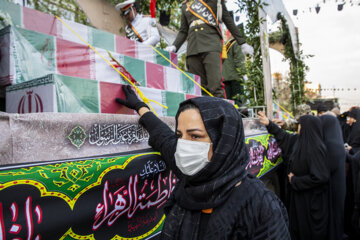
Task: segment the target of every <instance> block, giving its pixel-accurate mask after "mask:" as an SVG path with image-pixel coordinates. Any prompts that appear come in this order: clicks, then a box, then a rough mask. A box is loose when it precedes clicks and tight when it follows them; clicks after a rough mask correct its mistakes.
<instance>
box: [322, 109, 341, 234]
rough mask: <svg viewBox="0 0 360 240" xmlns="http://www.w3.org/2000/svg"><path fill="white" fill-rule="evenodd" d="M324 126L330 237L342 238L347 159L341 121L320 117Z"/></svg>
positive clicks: (326, 116) (331, 117)
mask: <svg viewBox="0 0 360 240" xmlns="http://www.w3.org/2000/svg"><path fill="white" fill-rule="evenodd" d="M320 120H321V122H322V126H323V133H324V143H325V146H326V148H327V156H326V159H327V161H328V163H329V168H330V196H331V198H330V200H331V209H330V210H331V211H330V212H329V213H330V227H329V230H330V233H329V239H334V240H337V239H342V238H343V234H344V206H345V194H346V181H345V161H346V154H345V148H344V144H343V137H342V130H341V126H340V124H339V121H338V120H337V119H336V118H335V117H333V116H330V115H322V116H321V117H320Z"/></svg>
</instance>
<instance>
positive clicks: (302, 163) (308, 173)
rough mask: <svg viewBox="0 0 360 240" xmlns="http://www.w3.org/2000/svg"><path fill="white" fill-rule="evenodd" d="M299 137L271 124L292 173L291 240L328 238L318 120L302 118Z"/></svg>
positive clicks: (327, 173) (324, 169) (323, 155)
mask: <svg viewBox="0 0 360 240" xmlns="http://www.w3.org/2000/svg"><path fill="white" fill-rule="evenodd" d="M299 123H300V125H301V131H300V134H299V135H295V134H289V133H287V132H286V131H284V130H282V129H280V128H279V127H278V126H276V125H275V124H274V123H272V122H270V124H269V126H268V127H267V128H268V131H269V133H272V134H274V136H275V138H276V140H277V141H278V142H279V146H280V148H281V150H282V153H283V157H284V158H285V159H286V160H287V165H288V172H292V173H294V175H295V176H293V177H292V180H291V184H290V185H289V186H290V187H289V192H290V193H289V195H290V196H289V198H290V199H289V209H288V212H289V219H290V232H291V238H292V239H294V240H298V239H300V240H311V239H314V240H315V239H316V240H321V239H327V237H328V232H327V231H328V227H329V186H328V184H329V176H330V170H329V166H328V164H327V161H326V147H325V144H324V142H323V134H322V125H321V121H320V119H319V118H317V117H314V116H311V115H304V116H301V117H300V119H299Z"/></svg>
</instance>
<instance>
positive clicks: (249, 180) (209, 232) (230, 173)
mask: <svg viewBox="0 0 360 240" xmlns="http://www.w3.org/2000/svg"><path fill="white" fill-rule="evenodd" d="M190 102H191V103H192V104H194V105H195V106H197V108H198V109H199V111H200V114H201V117H202V120H203V121H204V125H205V128H206V131H207V132H208V134H209V136H210V139H211V141H212V143H213V149H214V154H213V156H212V158H211V161H210V162H209V163H208V164H207V165H206V167H204V168H203V169H202V170H201V171H199V172H198V173H197V174H195V175H194V176H186V175H183V174H182V173H181V172H180V171H179V169H178V168H177V167H176V164H175V159H174V153H175V150H176V145H177V138H176V136H175V133H174V132H173V131H172V130H171V129H170V128H169V127H168V126H167V125H166V124H165V123H163V122H162V121H161V120H159V119H158V118H156V117H155V115H154V114H153V113H151V112H148V113H146V114H144V115H143V116H142V117H141V118H140V123H141V124H142V125H143V126H144V127H145V128H146V130H147V131H148V132H149V135H150V138H149V144H150V145H151V146H152V147H153V148H154V149H155V150H156V151H160V152H161V155H162V157H163V159H164V160H165V162H166V164H167V166H168V167H170V168H171V169H172V170H173V171H174V172H175V173H176V175H177V176H178V177H179V178H180V181H179V182H178V183H177V185H176V187H175V190H174V192H173V193H172V195H171V197H170V199H169V200H168V202H167V204H166V205H167V206H166V208H165V213H166V220H165V224H164V227H163V230H162V235H161V239H186V240H192V239H194V240H198V239H234V240H235V239H254V240H255V239H259V240H260V239H273V240H278V239H280V240H281V239H290V234H289V232H288V219H287V213H286V209H285V208H284V206H283V204H282V203H281V202H280V200H279V199H278V198H277V197H276V195H275V194H274V193H272V192H270V191H269V190H268V189H266V187H265V186H264V184H263V183H262V182H261V181H260V180H258V179H257V178H255V177H254V176H251V175H249V174H248V173H247V172H246V170H245V166H246V165H247V163H248V161H249V156H248V152H247V149H246V145H245V138H244V130H243V127H242V119H241V117H240V115H239V113H238V111H237V110H236V109H235V108H234V107H233V106H232V105H231V104H229V103H227V102H226V101H224V100H222V99H218V98H210V97H200V98H195V99H191V100H187V101H185V102H184V103H190ZM184 103H182V104H181V105H180V106H182V105H183V104H184ZM239 182H241V184H240V185H237V183H239ZM235 186H236V187H235ZM209 208H213V212H212V213H211V215H208V214H204V213H202V210H203V209H209Z"/></svg>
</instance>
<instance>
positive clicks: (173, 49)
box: [165, 45, 176, 52]
mask: <svg viewBox="0 0 360 240" xmlns="http://www.w3.org/2000/svg"><path fill="white" fill-rule="evenodd" d="M165 51H168V52H175V51H176V47H175V46H174V45H170V46H167V47H166V48H165Z"/></svg>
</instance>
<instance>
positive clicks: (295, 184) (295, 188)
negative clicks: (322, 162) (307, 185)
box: [290, 176, 298, 190]
mask: <svg viewBox="0 0 360 240" xmlns="http://www.w3.org/2000/svg"><path fill="white" fill-rule="evenodd" d="M297 180H298V178H297V177H296V176H293V177H292V178H291V184H290V185H291V187H292V188H293V189H294V190H297Z"/></svg>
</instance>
